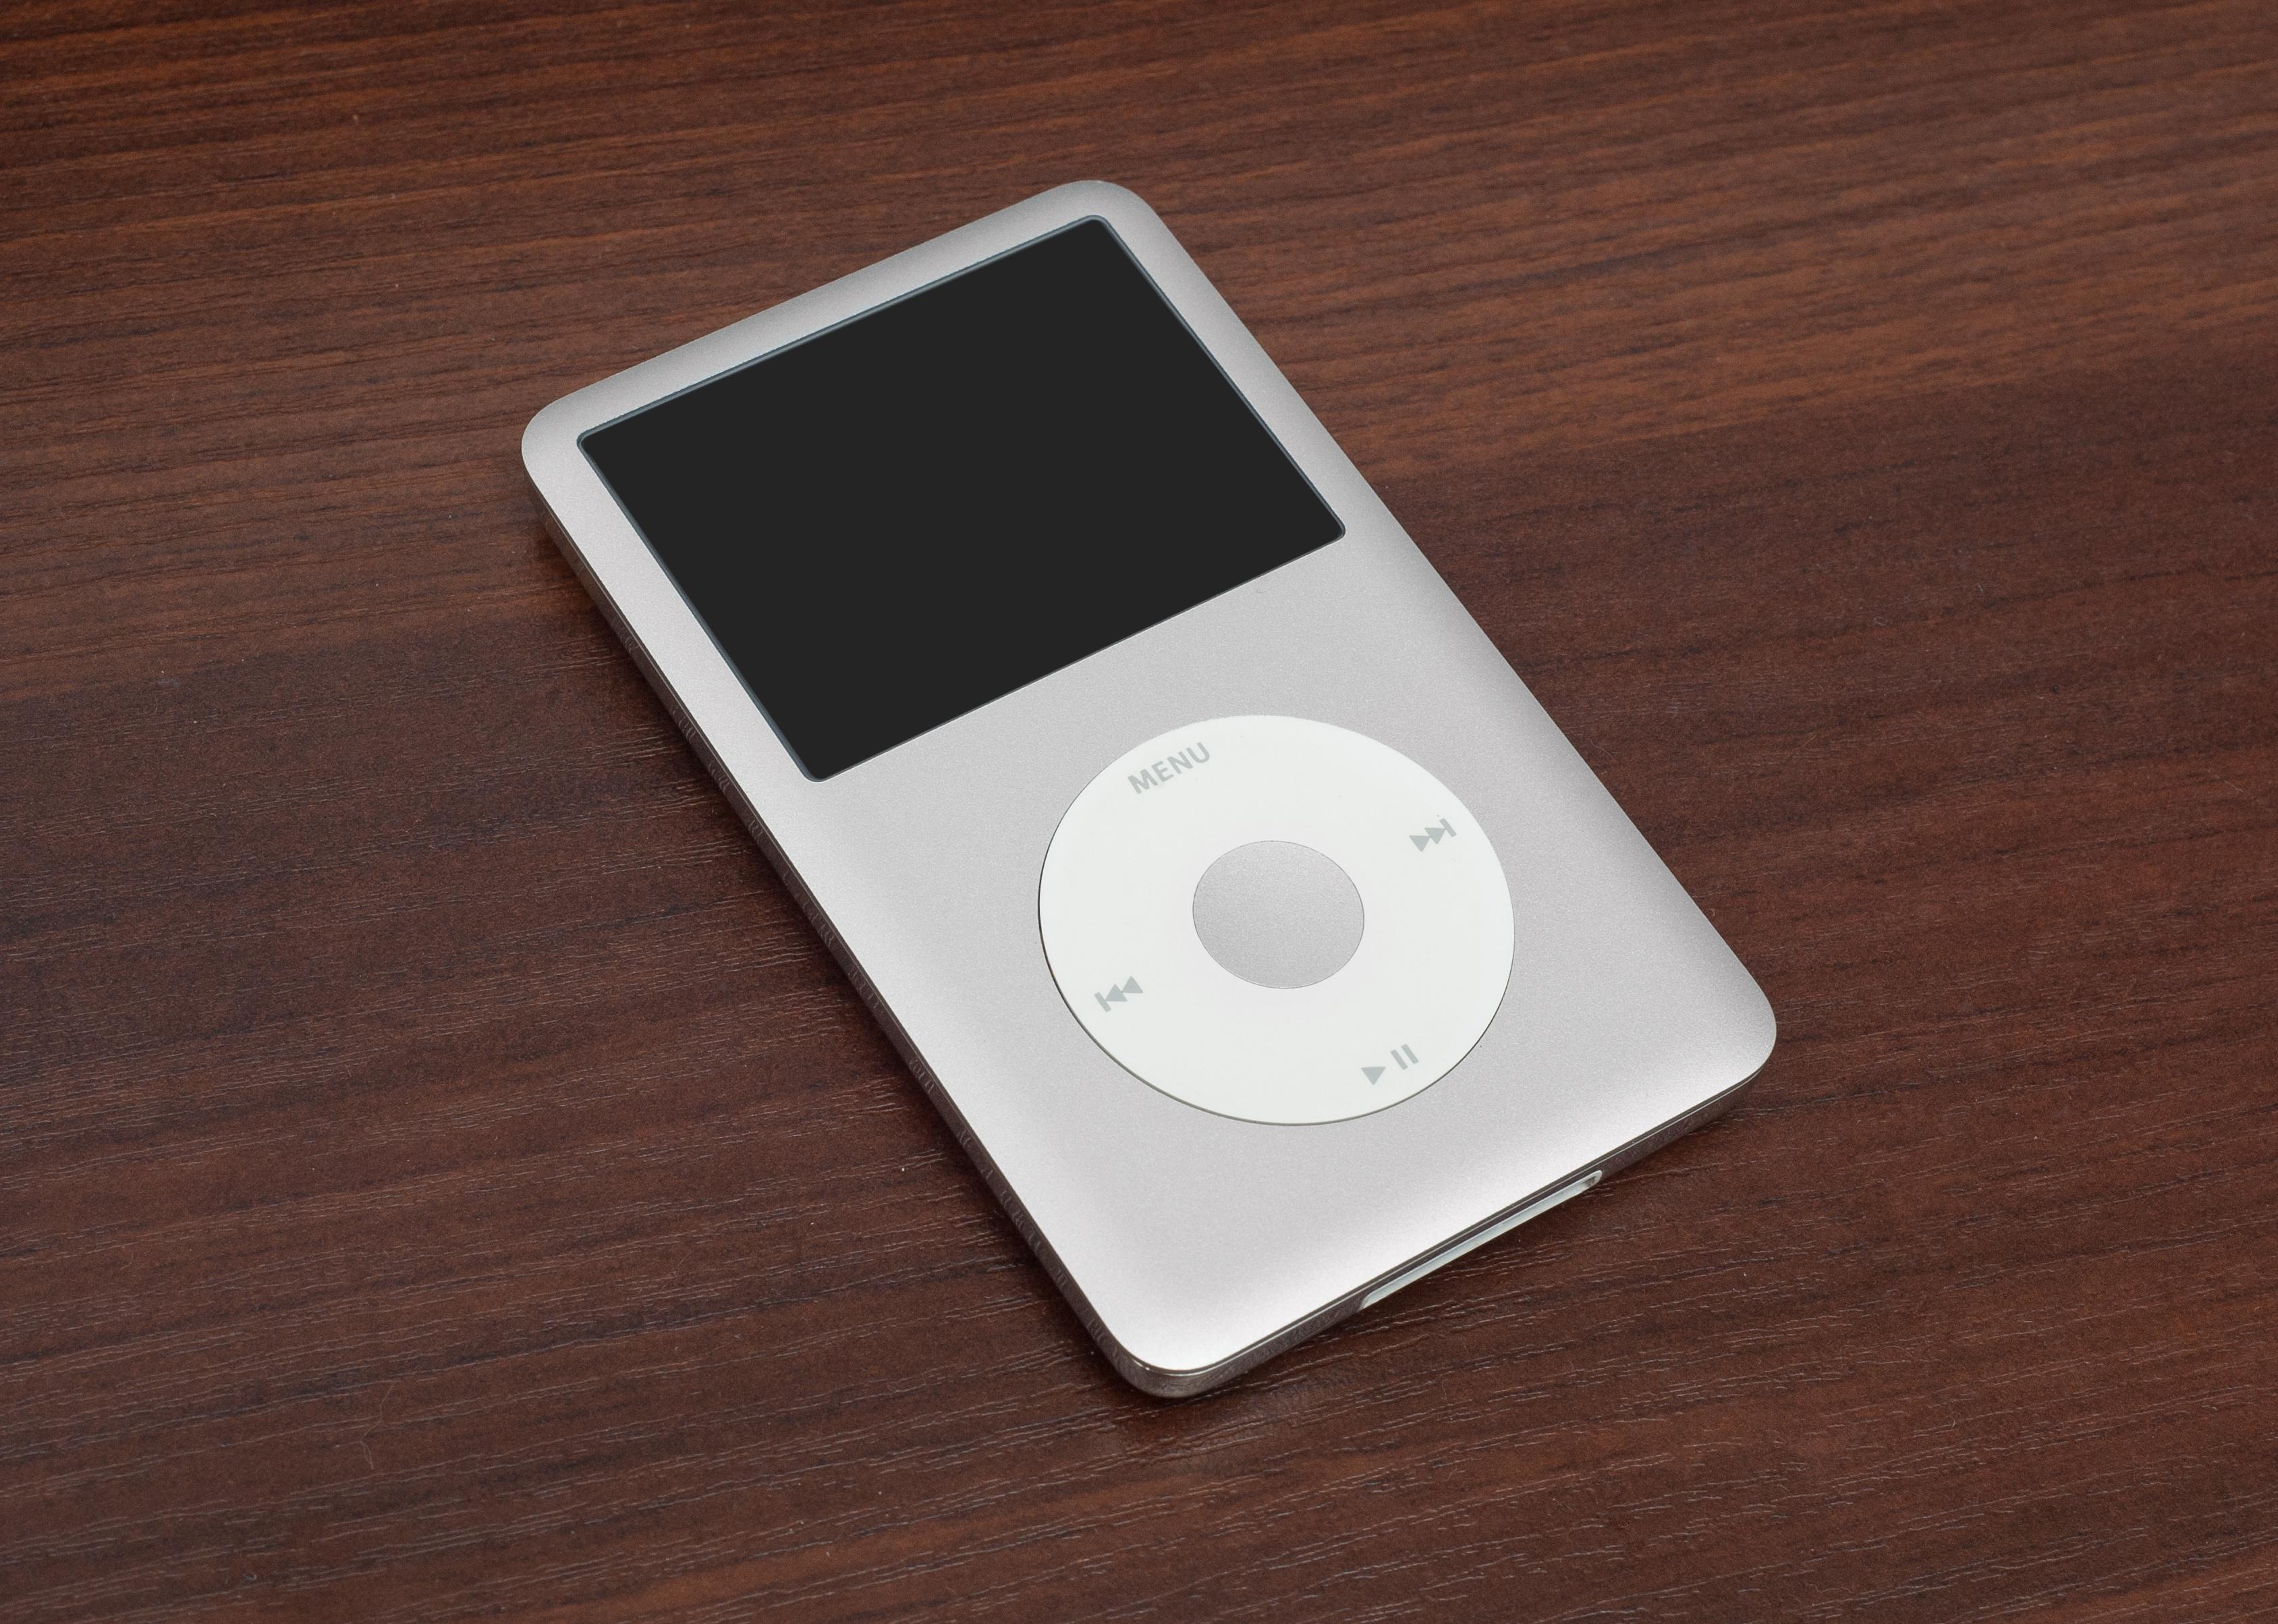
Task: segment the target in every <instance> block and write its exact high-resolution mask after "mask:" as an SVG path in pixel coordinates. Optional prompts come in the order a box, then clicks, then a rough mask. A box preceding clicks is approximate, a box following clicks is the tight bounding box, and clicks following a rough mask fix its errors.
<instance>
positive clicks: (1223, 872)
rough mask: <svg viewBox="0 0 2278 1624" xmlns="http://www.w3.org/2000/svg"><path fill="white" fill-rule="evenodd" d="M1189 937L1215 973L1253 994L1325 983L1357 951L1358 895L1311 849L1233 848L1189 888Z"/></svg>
mask: <svg viewBox="0 0 2278 1624" xmlns="http://www.w3.org/2000/svg"><path fill="white" fill-rule="evenodd" d="M1194 914H1195V934H1196V935H1197V936H1199V937H1201V938H1202V944H1203V947H1204V949H1205V950H1206V951H1208V953H1209V954H1210V956H1211V957H1212V958H1214V959H1216V960H1217V961H1218V962H1219V964H1220V966H1222V967H1223V968H1225V969H1227V970H1228V971H1231V972H1233V973H1234V974H1235V975H1238V976H1240V977H1241V978H1242V980H1245V981H1248V982H1250V983H1251V984H1252V985H1254V986H1257V987H1280V988H1282V989H1284V990H1292V989H1295V988H1296V987H1311V986H1312V985H1313V984H1314V983H1315V982H1317V981H1326V980H1328V979H1329V978H1330V977H1331V976H1333V975H1334V974H1336V972H1338V971H1340V970H1342V969H1343V968H1344V967H1345V964H1346V963H1347V961H1349V959H1350V958H1351V957H1352V956H1353V954H1354V952H1355V951H1356V950H1357V949H1358V948H1359V947H1360V934H1361V925H1362V919H1363V916H1362V911H1361V902H1360V892H1359V890H1358V889H1357V888H1355V887H1354V885H1353V882H1352V880H1351V878H1350V876H1349V875H1348V874H1347V873H1345V871H1344V870H1343V869H1342V868H1340V867H1338V866H1337V865H1336V864H1335V863H1334V861H1332V860H1331V859H1329V858H1325V857H1323V856H1322V855H1321V854H1320V853H1319V852H1318V851H1316V850H1313V849H1312V848H1311V846H1301V845H1299V844H1297V843H1296V842H1295V841H1287V840H1258V841H1252V842H1250V844H1248V845H1246V846H1236V847H1235V849H1234V850H1231V851H1229V852H1227V854H1226V855H1225V856H1224V857H1222V858H1219V860H1218V861H1217V862H1215V863H1213V864H1212V865H1210V867H1209V868H1208V869H1206V870H1205V871H1204V873H1203V877H1202V879H1201V880H1200V881H1197V882H1196V886H1195V906H1194Z"/></svg>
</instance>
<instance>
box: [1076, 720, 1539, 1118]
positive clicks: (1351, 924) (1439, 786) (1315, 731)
mask: <svg viewBox="0 0 2278 1624" xmlns="http://www.w3.org/2000/svg"><path fill="white" fill-rule="evenodd" d="M1038 903H1039V906H1038V911H1039V916H1040V919H1041V923H1042V926H1043V945H1044V957H1045V959H1046V960H1047V961H1048V962H1049V964H1051V972H1052V976H1053V979H1054V980H1057V981H1058V982H1059V988H1060V992H1061V994H1062V995H1063V996H1065V997H1066V1000H1067V1004H1068V1008H1069V1009H1071V1010H1074V1012H1075V1017H1076V1019H1077V1020H1079V1021H1081V1022H1082V1024H1083V1027H1084V1030H1085V1031H1087V1032H1089V1033H1090V1034H1091V1035H1092V1037H1093V1038H1094V1039H1095V1040H1096V1041H1097V1042H1098V1044H1099V1046H1100V1047H1101V1048H1104V1049H1105V1050H1106V1051H1107V1052H1108V1053H1109V1054H1110V1055H1112V1056H1114V1057H1115V1059H1116V1060H1117V1062H1118V1063H1120V1064H1121V1065H1122V1066H1123V1067H1124V1068H1125V1069H1126V1070H1127V1071H1130V1072H1131V1073H1132V1074H1133V1075H1135V1076H1136V1077H1138V1078H1139V1079H1142V1080H1143V1081H1144V1082H1147V1083H1150V1084H1151V1085H1152V1086H1155V1087H1157V1088H1159V1089H1161V1090H1162V1091H1163V1092H1164V1093H1165V1094H1170V1095H1171V1096H1172V1097H1173V1098H1174V1099H1179V1100H1183V1101H1185V1102H1187V1103H1188V1104H1189V1105H1194V1106H1199V1107H1200V1108H1201V1109H1204V1110H1207V1111H1215V1112H1217V1113H1219V1115H1221V1116H1227V1117H1241V1118H1242V1119H1244V1120H1246V1121H1250V1122H1268V1123H1312V1122H1339V1121H1342V1120H1344V1119H1345V1118H1347V1117H1360V1116H1365V1115H1366V1114H1368V1113H1369V1112H1371V1111H1377V1110H1382V1109H1384V1108H1385V1107H1387V1106H1388V1105H1395V1104H1398V1103H1399V1102H1401V1101H1403V1100H1405V1099H1408V1098H1410V1096H1412V1095H1414V1094H1418V1092H1420V1091H1421V1090H1423V1089H1425V1088H1426V1087H1428V1086H1431V1085H1432V1084H1433V1083H1435V1082H1437V1081H1438V1080H1439V1079H1441V1078H1442V1077H1444V1076H1445V1075H1446V1074H1447V1073H1448V1072H1449V1070H1451V1069H1452V1068H1453V1067H1454V1066H1455V1064H1456V1062H1457V1061H1459V1060H1461V1059H1462V1058H1463V1057H1464V1056H1465V1055H1466V1054H1468V1053H1469V1052H1470V1051H1471V1049H1472V1046H1473V1045H1474V1044H1476V1043H1477V1042H1478V1041H1479V1038H1480V1036H1481V1034H1482V1033H1485V1032H1486V1031H1487V1024H1488V1023H1489V1022H1490V1021H1492V1020H1493V1019H1494V1014H1495V1010H1497V1009H1498V1008H1499V1007H1500V1006H1501V1005H1502V998H1503V993H1504V989H1505V988H1506V987H1507V986H1508V985H1509V983H1510V964H1511V944H1512V920H1511V906H1510V887H1509V885H1508V884H1507V883H1506V882H1505V881H1504V879H1503V873H1502V864H1501V863H1500V862H1499V861H1498V860H1497V859H1496V858H1495V854H1494V847H1493V846H1492V845H1490V844H1489V843H1488V841H1487V833H1486V831H1485V830H1483V829H1481V828H1480V827H1479V824H1478V822H1477V821H1476V820H1474V819H1473V818H1472V815H1471V814H1470V812H1468V811H1467V810H1465V808H1464V804H1463V803H1462V802H1460V801H1458V800H1457V799H1456V797H1455V796H1454V794H1453V793H1452V792H1451V791H1449V789H1448V787H1447V786H1446V785H1445V784H1443V783H1441V782H1440V781H1439V780H1438V779H1436V778H1434V777H1433V775H1432V774H1429V773H1427V772H1426V771H1425V770H1424V769H1423V768H1422V767H1420V766H1417V765H1416V763H1414V762H1413V761H1410V759H1408V758H1407V757H1405V756H1403V755H1402V754H1401V753H1400V752H1399V751H1395V750H1393V749H1391V748H1389V747H1388V746H1387V745H1384V744H1381V743H1378V742H1377V741H1376V740H1374V739H1372V738H1368V737H1365V736H1363V735H1361V734H1357V733H1354V732H1351V731H1349V730H1348V729H1346V728H1336V727H1332V726H1330V725H1329V724H1327V723H1326V722H1319V721H1302V720H1300V719H1298V718H1296V717H1289V716H1222V717H1219V718H1218V719H1216V720H1214V721H1204V722H1196V723H1194V724H1192V725H1190V726H1189V727H1185V728H1178V729H1176V730H1174V731H1173V732H1170V733H1166V734H1163V735H1161V736H1158V737H1156V738H1152V739H1150V740H1148V741H1147V742H1146V743H1143V744H1141V745H1139V746H1138V747H1136V748H1135V749H1134V750H1131V751H1127V752H1126V753H1125V754H1124V755H1123V756H1122V757H1121V758H1120V759H1118V760H1116V761H1114V762H1112V763H1111V764H1110V765H1109V766H1108V767H1107V768H1106V770H1105V771H1104V772H1102V773H1101V774H1099V776H1098V777H1097V778H1095V779H1094V780H1092V782H1090V783H1089V784H1088V785H1087V786H1085V788H1084V790H1083V792H1082V794H1081V795H1079V796H1077V797H1076V798H1075V801H1074V804H1073V805H1071V806H1070V807H1069V808H1068V810H1067V813H1066V816H1065V817H1064V818H1062V819H1061V820H1060V826H1059V830H1058V831H1057V832H1056V833H1055V834H1054V835H1053V836H1052V842H1051V849H1050V850H1048V851H1047V852H1046V853H1045V855H1044V869H1043V885H1042V888H1041V891H1040V894H1039V898H1038Z"/></svg>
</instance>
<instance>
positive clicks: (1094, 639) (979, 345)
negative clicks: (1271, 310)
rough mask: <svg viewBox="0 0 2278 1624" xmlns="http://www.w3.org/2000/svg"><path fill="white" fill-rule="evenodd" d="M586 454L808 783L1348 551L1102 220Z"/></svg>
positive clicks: (979, 270)
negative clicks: (1309, 562) (1274, 575)
mask: <svg viewBox="0 0 2278 1624" xmlns="http://www.w3.org/2000/svg"><path fill="white" fill-rule="evenodd" d="M584 444H585V453H586V454H587V455H588V456H590V457H591V458H592V460H593V464H594V466H595V467H596V468H598V469H600V474H601V477H602V478H603V479H604V480H606V481H607V482H608V485H609V487H610V489H611V490H612V491H614V492H615V494H616V498H617V500H618V501H619V502H620V503H621V504H622V505H623V507H624V510H625V512H626V513H627V514H628V515H630V516H631V519H632V521H633V522H634V524H635V525H636V526H638V529H639V530H640V532H641V534H642V535H643V536H644V537H646V538H647V541H648V544H649V545H650V546H651V547H653V548H654V550H655V552H656V555H657V557H658V558H659V559H660V560H662V562H663V564H664V567H665V568H666V569H667V570H669V572H670V573H671V575H672V577H673V579H674V580H675V581H676V582H677V583H679V586H680V590H681V591H682V592H683V593H684V594H685V595H686V597H687V599H688V601H689V603H690V604H691V605H692V606H693V607H694V608H695V610H696V613H697V614H699V616H700V617H701V618H702V619H703V621H704V623H705V625H706V626H707V628H709V629H710V630H711V633H712V636H713V637H714V638H715V640H717V642H718V644H719V645H720V647H721V649H722V652H725V653H726V655H727V656H728V658H729V660H730V661H731V662H733V664H734V665H735V667H736V669H737V670H738V672H739V673H741V674H742V675H743V679H744V682H745V685H746V686H748V687H749V688H750V690H751V691H752V696H753V698H755V699H756V700H758V702H759V704H760V705H761V708H762V709H763V710H765V711H766V712H767V713H768V716H769V718H771V719H772V720H773V721H774V723H775V726H776V731H777V732H778V733H780V734H781V735H782V736H783V739H784V743H786V744H788V745H789V746H790V748H791V753H792V754H793V755H795V756H796V757H798V759H799V763H800V765H801V766H803V767H804V768H805V769H806V773H807V774H808V775H809V776H810V777H814V778H828V777H829V776H830V775H831V774H834V773H837V772H840V771H843V770H844V769H845V768H847V767H850V766H854V765H855V764H856V763H857V762H860V761H864V760H867V759H869V758H870V757H872V756H875V755H876V754H878V753H879V752H880V751H887V750H891V749H892V748H893V747H894V746H895V745H897V744H899V743H904V742H905V741H906V740H908V739H912V738H914V737H916V736H918V735H919V734H921V733H924V732H926V731H928V730H929V729H930V728H937V727H939V726H940V725H941V724H942V723H944V722H945V721H950V720H951V719H952V718H953V717H957V716H961V715H963V714H964V713H966V712H967V711H970V710H973V709H975V708H976V707H978V706H980V705H986V704H988V703H989V702H990V700H992V699H996V698H1001V697H1002V696H1004V695H1005V694H1007V693H1010V692H1012V691H1013V690H1014V689H1016V688H1020V687H1022V686H1024V685H1026V684H1027V683H1029V682H1035V681H1036V679H1037V678H1039V677H1042V676H1045V675H1049V674H1051V672H1054V671H1057V670H1059V669H1060V668H1061V667H1064V666H1067V665H1071V664H1073V663H1074V662H1075V661H1077V660H1082V659H1083V658H1084V657H1085V656H1087V655H1089V654H1093V653H1097V652H1098V651H1099V650H1101V649H1104V648H1105V647H1107V646H1108V645H1109V644H1112V643H1117V642H1120V641H1121V640H1122V639H1123V638H1125V637H1130V636H1132V635H1133V634H1134V633H1135V632H1140V631H1143V630H1145V629H1147V628H1148V627H1150V626H1153V625H1155V624H1157V623H1158V622H1159V621H1166V620H1168V619H1169V618H1170V617H1171V616H1173V615H1174V614H1179V613H1180V612H1181V611H1182V610H1186V609H1189V608H1192V607H1193V606H1195V605H1196V604H1198V603H1201V602H1203V601H1204V599H1210V598H1214V597H1216V596H1217V595H1218V594H1219V593H1220V592H1224V591H1229V590H1231V589H1232V588H1234V587H1237V586H1239V585H1241V584H1242V583H1243V582H1245V581H1250V580H1253V579H1255V578H1256V577H1257V576H1261V575H1263V574H1265V572H1266V571H1267V570H1269V569H1273V568H1275V567H1277V566H1279V565H1281V564H1286V563H1288V561H1289V560H1292V559H1295V558H1297V557H1299V556H1300V555H1302V554H1303V553H1310V552H1311V551H1312V550H1313V549H1314V548H1316V547H1320V546H1325V545H1327V544H1328V543H1330V542H1332V541H1334V540H1335V539H1336V538H1338V537H1339V536H1341V535H1342V534H1343V533H1344V527H1343V525H1342V523H1340V522H1338V520H1337V517H1336V515H1334V514H1333V513H1331V512H1330V511H1329V509H1328V507H1326V504H1324V503H1323V502H1322V500H1321V499H1320V497H1319V496H1318V495H1317V494H1315V492H1314V491H1313V489H1312V487H1311V485H1310V484H1307V483H1306V480H1305V477H1304V476H1303V474H1301V473H1299V472H1298V470H1297V467H1296V464H1295V463H1294V462H1292V461H1290V460H1289V457H1288V454H1287V453H1285V452H1284V451H1283V450H1282V449H1281V447H1280V445H1279V444H1278V443H1276V441H1275V440H1274V438H1273V436H1272V435H1271V434H1269V433H1268V432H1267V431H1266V429H1265V424H1264V423H1260V422H1259V421H1258V420H1257V414H1256V413H1254V412H1253V411H1251V410H1250V407H1249V405H1248V403H1247V402H1246V401H1244V400H1243V399H1242V396H1241V395H1240V394H1239V393H1236V392H1235V387H1234V385H1232V384H1231V383H1229V382H1228V381H1227V378H1226V377H1225V375H1224V374H1223V373H1221V372H1220V371H1219V369H1218V366H1217V363H1216V362H1213V361H1212V359H1211V357H1210V355H1208V354H1207V353H1206V352H1205V351H1204V349H1203V347H1202V346H1201V344H1200V343H1198V342H1197V341H1196V339H1195V338H1194V336H1193V335H1192V334H1191V333H1189V332H1188V331H1187V328H1186V324H1184V323H1183V322H1182V321H1181V319H1180V318H1179V316H1178V315H1177V313H1176V312H1174V311H1173V309H1171V307H1170V306H1169V305H1168V304H1167V303H1166V302H1165V301H1164V299H1163V296H1162V295H1161V294H1158V293H1157V292H1156V291H1155V287H1154V285H1153V283H1152V282H1150V280H1149V279H1148V278H1147V276H1146V274H1145V273H1144V272H1143V271H1141V270H1140V268H1139V266H1138V264H1137V263H1136V262H1135V261H1134V260H1133V259H1132V257H1131V255H1129V253H1128V252H1127V251H1126V250H1125V248H1124V247H1123V245H1122V244H1121V242H1120V241H1119V240H1117V239H1116V237H1115V234H1114V233H1112V232H1111V231H1110V230H1109V229H1108V228H1107V227H1106V226H1105V225H1103V224H1102V223H1100V222H1099V221H1097V220H1087V221H1084V222H1083V223H1082V224H1080V225H1072V226H1070V227H1068V228H1067V229H1066V230H1064V231H1060V232H1058V233H1054V234H1053V235H1051V236H1050V237H1046V238H1043V239H1042V240H1039V241H1036V242H1034V243H1031V244H1029V245H1028V246H1027V247H1026V248H1018V249H1015V250H1014V251H1013V252H1012V253H1010V254H1006V255H1003V256H1002V257H1000V258H998V259H994V260H990V261H989V262H987V263H984V264H981V265H978V266H975V268H974V269H972V270H970V271H962V272H960V273H959V274H958V275H956V276H954V277H952V278H948V279H947V280H945V281H943V282H937V283H936V284H934V285H933V286H930V287H928V288H925V289H922V290H921V291H920V292H918V293H915V294H910V295H908V296H907V297H906V298H903V299H900V300H898V301H895V302H894V303H892V304H890V305H885V306H883V307H882V308H880V309H876V310H873V311H871V312H869V313H868V315H865V316H858V317H856V318H855V319H854V320H852V321H851V322H848V323H846V324H844V325H842V326H838V327H834V328H832V329H830V330H829V332H822V333H819V334H817V335H816V336H815V337H814V338H811V339H806V340H804V341H803V342H801V343H799V344H796V345H794V346H792V347H790V348H789V349H784V350H780V351H777V352H776V353H775V354H773V355H767V356H763V357H762V358H761V359H760V360H758V361H755V362H751V363H749V364H748V365H745V366H743V367H740V368H738V370H735V371H733V372H730V373H726V374H723V375H722V376H721V377H715V378H714V379H712V380H711V381H710V382H708V383H705V384H700V385H698V386H696V387H695V388H693V389H691V390H689V391H687V392H686V393H683V394H679V395H676V396H674V397H672V398H671V399H670V400H663V401H660V402H659V403H658V404H656V405H654V406H651V407H647V408H643V409H642V410H640V411H638V412H636V413H634V414H633V415H632V416H630V417H625V418H621V419H619V420H618V421H617V422H615V423H609V424H608V425H606V426H605V427H602V428H600V429H596V430H594V431H592V432H591V433H589V434H587V435H586V436H585V441H584Z"/></svg>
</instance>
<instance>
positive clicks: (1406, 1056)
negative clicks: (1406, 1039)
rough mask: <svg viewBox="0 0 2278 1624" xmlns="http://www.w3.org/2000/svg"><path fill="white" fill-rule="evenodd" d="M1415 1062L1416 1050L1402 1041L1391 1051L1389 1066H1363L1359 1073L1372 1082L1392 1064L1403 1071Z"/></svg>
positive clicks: (1388, 1069)
mask: <svg viewBox="0 0 2278 1624" xmlns="http://www.w3.org/2000/svg"><path fill="white" fill-rule="evenodd" d="M1415 1064H1418V1062H1417V1059H1416V1051H1415V1050H1414V1049H1412V1048H1409V1047H1408V1045H1406V1044H1405V1043H1403V1044H1402V1045H1401V1046H1400V1047H1399V1048H1395V1049H1394V1050H1393V1051H1392V1065H1391V1066H1363V1067H1362V1068H1361V1069H1360V1073H1361V1075H1362V1076H1363V1077H1365V1078H1366V1079H1368V1080H1369V1081H1370V1082H1374V1081H1376V1079H1378V1078H1380V1077H1382V1076H1383V1075H1384V1074H1385V1073H1386V1072H1387V1071H1390V1070H1392V1067H1393V1066H1397V1067H1399V1068H1400V1069H1401V1070H1402V1071H1406V1070H1407V1069H1408V1068H1409V1067H1410V1066H1412V1065H1415Z"/></svg>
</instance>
